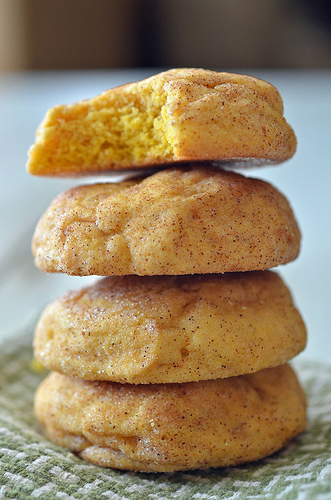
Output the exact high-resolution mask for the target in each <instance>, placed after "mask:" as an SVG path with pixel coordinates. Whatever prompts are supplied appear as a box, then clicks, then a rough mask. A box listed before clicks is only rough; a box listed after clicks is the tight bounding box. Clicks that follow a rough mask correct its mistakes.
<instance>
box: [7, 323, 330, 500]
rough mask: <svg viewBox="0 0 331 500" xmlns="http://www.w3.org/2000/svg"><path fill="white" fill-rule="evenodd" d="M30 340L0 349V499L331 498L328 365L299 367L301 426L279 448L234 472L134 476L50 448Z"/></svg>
mask: <svg viewBox="0 0 331 500" xmlns="http://www.w3.org/2000/svg"><path fill="white" fill-rule="evenodd" d="M31 343H32V334H31V333H30V334H29V335H23V336H22V335H17V336H15V337H14V338H12V339H11V340H9V341H8V340H7V341H6V343H4V344H2V345H1V346H0V498H14V499H24V500H27V499H30V498H31V499H35V498H41V499H43V500H44V499H45V500H46V499H65V500H66V499H68V500H69V499H79V498H91V499H92V498H93V499H99V498H100V499H103V498H104V499H107V498H108V499H112V500H120V499H123V500H124V499H125V500H126V499H150V500H163V499H170V498H177V499H183V500H193V499H194V500H195V499H196V500H202V499H208V500H214V499H215V500H218V499H228V500H230V499H231V500H232V499H235V498H238V499H250V500H253V499H262V498H263V499H272V500H277V499H288V500H290V499H300V500H302V499H314V500H327V499H331V366H328V365H326V366H325V365H324V366H323V365H321V364H320V363H315V362H307V361H303V360H300V358H299V359H298V360H297V361H296V362H295V365H294V366H295V369H296V371H297V373H298V375H299V378H300V380H301V382H302V383H303V385H304V387H305V390H306V392H307V396H308V403H309V412H308V416H309V424H308V429H307V431H306V432H305V433H303V434H302V435H301V436H299V437H298V438H297V439H296V440H294V441H293V442H292V443H291V444H290V445H289V446H288V447H287V448H286V449H284V450H282V451H281V452H279V453H276V454H274V455H273V456H271V457H268V458H266V459H264V460H261V461H259V462H256V463H253V464H249V465H244V466H240V467H233V468H230V467H229V468H225V469H209V470H206V471H193V472H185V473H184V472H183V473H172V474H170V473H167V474H161V473H158V474H142V473H133V472H123V471H116V470H112V469H104V468H100V467H96V466H94V465H91V464H88V463H87V462H84V461H82V460H80V459H79V458H77V457H76V456H75V455H73V454H72V453H70V452H69V451H67V450H64V449H62V448H60V447H58V446H55V445H53V444H52V443H50V442H49V441H47V440H46V439H45V438H44V437H43V436H42V434H41V432H40V429H39V427H38V424H37V422H36V421H35V419H34V416H33V395H34V391H35V389H36V387H37V385H38V384H39V382H40V380H41V379H42V378H43V377H44V376H45V373H37V372H36V371H34V370H33V363H32V359H33V358H32V348H31Z"/></svg>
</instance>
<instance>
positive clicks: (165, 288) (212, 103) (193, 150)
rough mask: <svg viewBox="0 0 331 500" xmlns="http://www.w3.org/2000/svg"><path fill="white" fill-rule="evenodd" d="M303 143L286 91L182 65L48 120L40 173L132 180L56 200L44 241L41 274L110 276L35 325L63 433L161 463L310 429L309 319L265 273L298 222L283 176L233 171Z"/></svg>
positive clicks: (36, 249) (40, 143) (278, 260)
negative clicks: (299, 368) (301, 360)
mask: <svg viewBox="0 0 331 500" xmlns="http://www.w3.org/2000/svg"><path fill="white" fill-rule="evenodd" d="M295 148H296V139H295V135H294V133H293V131H292V129H291V128H290V126H289V125H288V124H287V123H286V121H285V119H284V117H283V106H282V100H281V97H280V95H279V93H278V91H277V90H276V89H275V88H274V87H273V86H272V85H270V84H268V83H266V82H263V81H261V80H258V79H255V78H252V77H248V76H242V75H234V74H228V73H216V72H212V71H205V70H198V69H178V70H170V71H167V72H164V73H160V74H158V75H156V76H154V77H151V78H149V79H146V80H143V81H141V82H137V83H132V84H128V85H125V86H122V87H118V88H115V89H112V90H109V91H107V92H105V93H103V94H102V95H100V96H98V97H96V98H93V99H90V100H86V101H82V102H78V103H77V104H73V105H66V106H58V107H55V108H54V109H51V110H50V111H49V112H48V113H47V115H46V117H45V119H44V121H43V122H42V124H41V126H40V127H39V130H38V133H37V138H36V143H35V144H34V145H33V147H32V148H31V150H30V156H29V162H28V171H29V172H30V173H31V174H34V175H44V176H82V175H86V174H105V173H106V172H107V173H108V174H109V172H110V171H113V172H117V173H118V172H123V173H128V172H131V174H132V172H136V174H137V175H136V176H132V175H131V177H130V176H128V177H126V178H125V180H123V181H122V182H99V183H95V184H89V185H86V184H85V185H80V186H78V187H75V188H73V189H71V190H69V191H67V192H65V193H63V194H61V195H60V196H58V197H57V198H56V199H55V200H54V201H53V202H52V204H51V205H50V207H49V208H48V209H47V211H46V212H45V214H44V215H43V217H42V218H41V220H40V222H39V223H38V226H37V228H36V231H35V234H34V237H33V253H34V256H35V262H36V265H37V266H38V267H39V268H40V269H42V270H43V271H45V272H64V273H67V274H70V275H76V276H90V275H97V276H102V277H103V278H97V280H96V282H95V284H94V285H93V286H90V287H86V288H83V289H81V290H78V291H72V292H68V293H67V294H65V295H64V296H62V297H59V298H58V299H56V300H55V301H54V302H53V303H51V304H50V305H49V306H48V307H46V309H45V311H44V312H43V314H42V316H41V318H40V320H39V322H38V325H37V327H36V332H35V339H34V349H35V356H36V357H37V359H38V360H39V361H40V362H41V363H42V364H43V365H44V366H45V367H47V368H48V369H50V370H51V371H52V373H51V374H49V375H48V376H47V378H46V379H45V380H44V381H43V383H42V384H41V386H40V387H39V388H38V390H37V393H36V399H35V411H36V415H37V418H38V420H39V421H40V423H41V425H42V426H43V428H44V431H45V433H46V435H47V436H48V437H49V439H50V440H52V441H53V442H54V443H56V444H59V445H62V446H64V447H67V448H69V449H70V450H72V451H74V452H76V453H77V454H78V455H79V456H80V457H82V458H84V459H86V460H88V461H90V462H92V463H94V464H98V465H101V466H105V467H114V468H118V469H129V470H134V471H145V472H163V471H177V470H188V469H203V468H208V467H223V466H229V465H236V464H241V463H244V462H249V461H254V460H258V459H260V458H263V457H265V456H267V455H270V454H271V453H273V452H275V451H276V450H279V449H280V448H282V447H283V446H285V445H286V444H287V443H288V442H289V441H290V440H291V439H292V438H293V437H294V436H296V435H297V434H298V433H300V432H302V431H303V430H304V428H305V425H306V415H305V413H306V404H305V396H304V393H303V391H302V389H301V387H300V384H299V382H298V380H297V378H296V375H295V373H294V372H293V370H292V368H290V366H289V365H288V361H289V360H291V359H292V358H293V357H294V356H295V355H297V354H298V353H299V352H300V351H301V350H302V349H303V348H304V347H305V343H306V331H305V326H304V323H303V321H302V319H301V317H300V314H299V312H298V311H297V309H296V308H295V306H294V304H293V301H292V298H291V295H290V293H289V291H288V289H287V287H286V285H285V284H284V283H283V281H282V279H281V278H280V276H279V275H278V274H277V273H276V272H274V271H271V270H270V268H274V267H276V266H278V265H280V264H285V263H287V262H290V261H292V260H294V259H295V258H296V257H297V255H298V252H299V246H300V233H299V229H298V227H297V223H296V221H295V218H294V215H293V213H292V210H291V208H290V206H289V203H288V201H287V200H286V199H285V198H284V196H283V195H282V194H280V193H279V192H278V191H277V190H276V189H275V188H274V187H273V186H271V185H270V184H268V183H266V182H263V181H261V180H257V179H252V178H249V177H247V176H244V175H241V174H239V173H235V172H234V171H233V170H231V169H230V170H229V168H228V167H233V166H235V167H238V168H240V167H241V166H249V165H264V164H266V163H280V162H283V161H285V160H288V159H289V158H291V156H292V155H293V154H294V152H295ZM109 180H110V181H111V177H109Z"/></svg>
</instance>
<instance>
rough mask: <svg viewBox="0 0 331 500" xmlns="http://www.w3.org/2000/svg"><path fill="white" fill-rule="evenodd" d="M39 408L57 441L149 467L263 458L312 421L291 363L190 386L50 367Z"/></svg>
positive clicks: (118, 462)
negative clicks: (98, 378) (114, 379)
mask: <svg viewBox="0 0 331 500" xmlns="http://www.w3.org/2000/svg"><path fill="white" fill-rule="evenodd" d="M35 410H36V415H37V418H38V419H39V421H40V422H41V424H42V426H43V427H44V430H45V432H46V434H47V436H48V437H49V439H51V440H52V441H53V442H55V443H56V444H58V445H62V446H66V447H68V448H69V449H71V450H72V451H75V452H77V453H78V454H79V455H80V456H81V457H82V458H85V459H86V460H88V461H90V462H92V463H95V464H97V465H100V466H103V467H114V468H118V469H129V470H136V471H146V472H166V471H176V470H188V469H199V468H200V469H205V468H208V467H224V466H228V465H235V464H240V463H244V462H249V461H253V460H258V459H260V458H262V457H265V456H267V455H269V454H271V453H273V452H275V451H276V450H279V449H280V448H282V447H283V446H285V445H286V444H287V443H288V442H289V441H290V440H291V439H292V438H293V437H294V436H295V435H297V434H298V433H300V432H302V431H303V430H304V428H305V425H306V415H305V412H306V403H305V396H304V393H303V391H302V389H301V387H300V385H299V382H298V380H297V378H296V376H295V374H294V372H293V371H292V369H291V368H290V367H289V366H288V365H283V366H279V367H276V368H269V369H266V370H262V371H259V372H258V373H254V374H251V375H243V376H239V377H231V378H229V379H223V380H219V379H218V380H212V381H202V382H191V383H187V384H156V385H154V384H152V385H131V384H123V385H122V384H114V383H110V382H86V381H82V380H80V379H73V378H69V377H66V376H64V375H59V374H57V373H52V374H51V375H50V376H49V377H48V378H47V379H46V380H45V381H44V382H43V383H42V385H41V386H40V388H39V389H38V391H37V394H36V404H35Z"/></svg>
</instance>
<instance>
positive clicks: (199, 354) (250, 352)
mask: <svg viewBox="0 0 331 500" xmlns="http://www.w3.org/2000/svg"><path fill="white" fill-rule="evenodd" d="M305 344H306V330H305V326H304V323H303V321H302V319H301V317H300V314H299V312H298V311H297V309H296V308H295V306H294V304H293V301H292V299H291V295H290V292H289V291H288V289H287V287H286V286H285V284H284V283H283V282H282V280H281V278H280V277H279V276H278V275H277V274H276V273H275V272H271V271H257V272H248V273H230V274H225V275H192V276H151V277H150V276H120V277H115V276H112V277H109V278H105V279H101V280H98V281H97V283H96V284H95V285H93V286H90V287H87V288H83V289H81V290H77V291H72V292H68V293H66V294H65V295H63V296H61V297H59V298H58V299H56V300H55V301H54V302H52V303H51V304H50V305H49V306H47V307H46V309H45V311H44V312H43V314H42V316H41V318H40V320H39V322H38V325H37V328H36V331H35V338H34V352H35V356H36V357H37V359H38V360H39V361H40V362H41V363H42V364H43V365H44V366H46V367H47V368H49V369H51V370H54V371H57V372H60V373H63V374H66V375H69V376H75V377H79V378H82V379H85V380H110V381H113V382H128V383H131V384H150V383H170V382H190V381H198V380H209V379H215V378H227V377H232V376H237V375H242V374H247V373H253V372H256V371H258V370H261V369H263V368H267V367H271V366H276V365H279V364H283V363H285V362H287V361H289V360H290V359H291V358H293V357H294V356H295V355H296V354H298V353H299V352H300V351H301V350H302V349H303V348H304V347H305Z"/></svg>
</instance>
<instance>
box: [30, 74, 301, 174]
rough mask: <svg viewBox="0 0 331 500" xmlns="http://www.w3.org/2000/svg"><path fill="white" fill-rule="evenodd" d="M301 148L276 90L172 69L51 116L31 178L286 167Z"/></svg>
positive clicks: (249, 80) (240, 78)
mask: <svg viewBox="0 0 331 500" xmlns="http://www.w3.org/2000/svg"><path fill="white" fill-rule="evenodd" d="M295 149H296V138H295V135H294V132H293V130H292V129H291V127H290V126H289V125H288V124H287V122H286V120H285V118H284V117H283V103H282V99H281V97H280V95H279V93H278V91H277V90H276V89H275V87H273V86H272V85H271V84H269V83H267V82H264V81H262V80H259V79H257V78H253V77H251V76H245V75H235V74H229V73H216V72H214V71H208V70H203V69H187V68H186V69H185V68H184V69H173V70H170V71H166V72H163V73H160V74H157V75H155V76H153V77H151V78H148V79H146V80H142V81H140V82H136V83H130V84H127V85H124V86H121V87H117V88H114V89H111V90H109V91H107V92H104V93H103V94H101V95H100V96H97V97H94V98H92V99H89V100H85V101H81V102H78V103H76V104H71V105H64V106H57V107H55V108H53V109H51V110H50V111H48V113H47V114H46V116H45V118H44V120H43V122H42V123H41V125H40V126H39V128H38V131H37V136H36V142H35V144H34V145H33V146H32V147H31V149H30V151H29V159H28V164H27V168H28V171H29V173H31V174H35V175H45V176H61V175H62V176H63V175H82V174H87V173H98V172H103V171H109V170H121V169H132V168H133V169H134V168H137V167H138V168H139V167H144V168H146V167H150V166H154V165H157V166H160V165H166V164H169V163H173V162H187V161H196V160H198V161H201V160H203V161H205V160H208V161H210V160H215V161H224V160H225V161H229V160H231V161H233V160H234V161H235V162H239V163H240V164H241V165H243V160H244V162H247V160H251V161H253V163H255V164H256V163H257V164H259V163H260V164H265V163H267V162H282V161H284V160H287V159H289V158H291V157H292V156H293V154H294V152H295Z"/></svg>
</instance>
